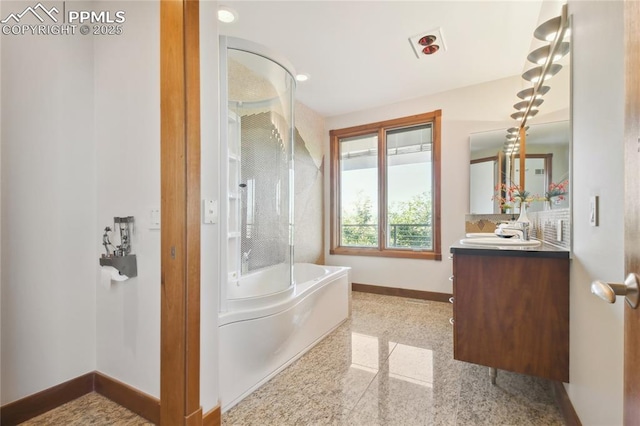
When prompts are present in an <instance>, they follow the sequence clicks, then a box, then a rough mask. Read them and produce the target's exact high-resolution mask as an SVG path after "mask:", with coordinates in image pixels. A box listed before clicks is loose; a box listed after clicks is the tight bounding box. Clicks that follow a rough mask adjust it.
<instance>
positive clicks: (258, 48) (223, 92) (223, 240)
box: [218, 35, 296, 312]
mask: <svg viewBox="0 0 640 426" xmlns="http://www.w3.org/2000/svg"><path fill="white" fill-rule="evenodd" d="M218 40H219V58H220V59H219V79H220V157H219V158H220V194H219V197H218V199H219V200H220V212H221V214H220V218H219V221H220V230H221V232H220V234H221V237H220V260H219V261H220V263H219V266H220V306H219V312H226V311H227V285H228V282H229V279H230V276H229V275H230V272H229V271H228V265H229V257H228V250H227V248H228V246H227V243H228V238H227V237H228V233H229V221H228V218H227V211H228V208H229V200H228V196H229V195H228V191H229V165H228V158H229V149H228V141H227V137H228V124H229V79H228V68H227V67H228V61H227V57H228V55H227V51H228V50H229V49H233V50H239V51H242V52H247V53H252V54H254V55H257V56H261V57H263V58H265V59H266V60H268V61H271V62H273V63H275V64H277V65H279V66H280V67H282V68H283V69H284V70H285V71H286V72H287V73H289V74H290V75H291V83H292V84H293V89H294V91H295V88H296V79H295V76H296V72H295V68H294V67H293V65H291V63H290V62H289V61H288V60H287V59H286V58H285V57H284V56H282V55H280V54H279V53H277V52H275V51H273V50H271V49H269V48H268V47H266V46H263V45H261V44H259V43H255V42H252V41H249V40H244V39H241V38H236V37H230V36H224V35H221V36H219V38H218ZM291 108H292V111H291V112H292V114H293V110H294V109H295V96H294V95H292V99H291ZM239 120H241V118H239ZM292 120H293V118H292ZM294 128H295V122H294V121H292V122H291V128H290V129H289V132H291V135H290V138H291V144H294V143H295V139H294V136H295V135H294ZM291 149H292V150H293V148H291ZM291 156H292V157H291V158H290V159H289V161H290V162H292V161H293V153H291ZM241 161H242V160H241V159H240V161H239V163H240V164H241ZM289 192H290V194H289V195H290V197H293V193H294V188H293V179H292V178H291V177H290V181H289ZM292 209H293V200H292V199H291V200H290V202H289V210H290V211H289V215H290V218H289V224H290V229H289V247H292V245H293V231H292V230H291V223H293V210H292ZM239 247H240V246H239V244H238V253H237V255H238V256H240V253H241V251H240V248H239ZM292 262H293V253H290V263H292ZM236 269H237V268H236ZM238 278H239V277H238Z"/></svg>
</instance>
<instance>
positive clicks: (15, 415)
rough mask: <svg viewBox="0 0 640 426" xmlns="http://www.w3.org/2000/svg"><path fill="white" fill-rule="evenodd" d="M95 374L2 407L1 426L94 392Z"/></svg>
mask: <svg viewBox="0 0 640 426" xmlns="http://www.w3.org/2000/svg"><path fill="white" fill-rule="evenodd" d="M93 378H94V373H87V374H85V375H82V376H80V377H76V378H75V379H71V380H69V381H67V382H64V383H60V384H59V385H56V386H53V387H50V388H49V389H45V390H43V391H40V392H38V393H35V394H33V395H29V396H27V397H24V398H22V399H19V400H17V401H14V402H10V403H9V404H6V405H4V406H3V407H0V412H1V414H0V424H1V425H2V426H13V425H17V424H19V423H22V422H25V421H27V420H29V419H31V418H33V417H36V416H39V415H40V414H44V413H46V412H47V411H49V410H53V409H54V408H56V407H59V406H61V405H62V404H66V403H67V402H69V401H73V400H74V399H76V398H80V397H81V396H82V395H85V394H87V393H89V392H91V391H93Z"/></svg>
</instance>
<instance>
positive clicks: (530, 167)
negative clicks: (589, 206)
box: [469, 121, 570, 214]
mask: <svg viewBox="0 0 640 426" xmlns="http://www.w3.org/2000/svg"><path fill="white" fill-rule="evenodd" d="M505 135H506V129H501V130H495V131H489V132H481V133H474V134H472V135H471V136H470V151H471V157H470V159H471V161H470V172H469V178H470V179H469V195H470V199H469V206H470V213H472V214H491V213H502V212H501V209H500V205H499V203H498V202H497V201H496V200H494V199H493V198H494V195H495V194H496V188H497V187H498V186H499V185H500V184H506V185H518V184H519V180H520V158H519V156H518V155H515V156H505V155H504V153H503V152H502V149H503V145H504V140H505ZM569 138H570V126H569V121H558V122H552V123H543V124H532V125H531V126H530V128H529V130H528V131H527V150H526V159H525V182H526V186H527V191H529V192H531V193H532V194H533V195H534V196H536V197H540V198H543V197H544V196H545V192H546V191H547V189H548V188H549V185H550V184H551V183H556V184H557V183H560V182H563V181H565V180H567V179H568V178H569ZM552 202H553V203H554V206H553V207H554V208H556V207H557V208H562V207H568V206H569V202H568V200H567V199H566V198H565V199H554V200H553V201H552ZM544 209H545V203H544V202H534V203H531V205H530V207H529V211H532V212H534V211H540V210H544Z"/></svg>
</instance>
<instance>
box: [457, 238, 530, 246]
mask: <svg viewBox="0 0 640 426" xmlns="http://www.w3.org/2000/svg"><path fill="white" fill-rule="evenodd" d="M460 244H470V245H476V246H494V247H505V246H509V247H537V246H539V245H540V244H541V242H540V241H538V240H529V241H524V240H521V239H519V238H500V237H495V236H494V237H471V238H463V239H461V240H460Z"/></svg>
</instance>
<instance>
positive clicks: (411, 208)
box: [330, 110, 442, 260]
mask: <svg viewBox="0 0 640 426" xmlns="http://www.w3.org/2000/svg"><path fill="white" fill-rule="evenodd" d="M440 116H441V111H440V110H437V111H434V112H430V113H426V114H420V115H415V116H410V117H405V118H399V119H395V120H389V121H384V122H379V123H373V124H367V125H363V126H357V127H350V128H347V129H340V130H332V131H331V132H330V136H331V218H330V220H331V250H330V253H331V254H352V255H359V256H388V257H410V258H421V259H435V260H440V259H442V255H441V253H440Z"/></svg>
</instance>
